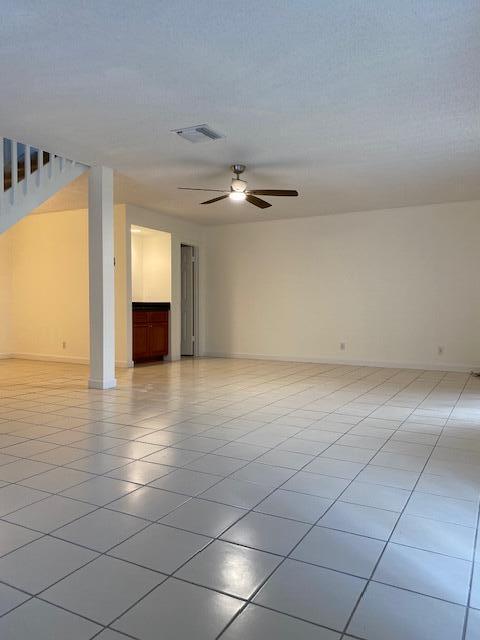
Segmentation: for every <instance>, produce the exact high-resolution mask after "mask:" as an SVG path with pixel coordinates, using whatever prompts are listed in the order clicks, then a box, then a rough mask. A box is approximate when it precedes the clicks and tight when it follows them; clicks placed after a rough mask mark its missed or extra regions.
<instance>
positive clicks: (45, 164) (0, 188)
mask: <svg viewBox="0 0 480 640" xmlns="http://www.w3.org/2000/svg"><path fill="white" fill-rule="evenodd" d="M88 169H89V167H88V166H87V165H86V164H81V163H79V162H75V161H74V160H70V159H68V158H66V157H64V156H60V155H58V154H56V153H52V152H50V151H44V150H43V149H36V148H34V147H31V146H30V145H28V144H23V143H20V142H17V141H15V140H10V139H8V138H0V233H3V231H6V230H7V229H8V228H9V227H11V226H12V225H14V224H15V223H16V222H18V221H19V220H21V219H22V218H23V217H24V216H26V215H27V214H28V213H30V212H31V211H33V210H34V209H36V208H37V207H39V206H40V205H41V204H42V203H43V202H45V200H48V198H51V197H52V196H53V195H54V194H55V193H56V192H57V191H59V190H60V189H63V188H64V187H66V186H67V185H68V183H69V182H71V181H72V180H75V178H78V177H79V176H81V175H82V173H84V172H85V171H87V170H88Z"/></svg>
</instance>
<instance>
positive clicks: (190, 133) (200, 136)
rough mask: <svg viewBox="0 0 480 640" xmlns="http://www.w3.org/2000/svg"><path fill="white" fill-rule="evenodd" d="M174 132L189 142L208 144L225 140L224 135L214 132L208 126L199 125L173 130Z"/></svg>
mask: <svg viewBox="0 0 480 640" xmlns="http://www.w3.org/2000/svg"><path fill="white" fill-rule="evenodd" d="M173 132H174V133H176V134H177V135H179V136H180V137H181V138H184V139H185V140H188V141H189V142H194V143H196V142H208V140H219V139H220V138H225V135H224V134H223V133H219V132H218V131H214V130H213V129H211V128H210V127H209V126H208V124H197V125H195V126H193V127H184V128H183V129H173Z"/></svg>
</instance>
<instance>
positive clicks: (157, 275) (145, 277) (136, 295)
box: [131, 227, 172, 302]
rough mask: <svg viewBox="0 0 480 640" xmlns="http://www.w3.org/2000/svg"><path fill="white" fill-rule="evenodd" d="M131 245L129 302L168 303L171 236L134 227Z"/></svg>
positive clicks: (169, 299)
mask: <svg viewBox="0 0 480 640" xmlns="http://www.w3.org/2000/svg"><path fill="white" fill-rule="evenodd" d="M131 242H132V245H131V247H132V300H134V301H136V302H170V301H171V294H172V287H171V273H172V256H171V235H170V234H169V233H165V232H164V231H156V230H154V229H146V228H144V227H134V231H132V239H131Z"/></svg>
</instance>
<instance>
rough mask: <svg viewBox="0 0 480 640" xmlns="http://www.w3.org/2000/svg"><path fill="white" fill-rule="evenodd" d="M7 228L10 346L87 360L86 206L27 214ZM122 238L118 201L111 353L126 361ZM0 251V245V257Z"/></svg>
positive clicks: (27, 352)
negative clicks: (112, 345) (114, 333)
mask: <svg viewBox="0 0 480 640" xmlns="http://www.w3.org/2000/svg"><path fill="white" fill-rule="evenodd" d="M8 234H9V240H10V251H11V261H10V270H9V273H10V281H11V290H12V294H11V302H10V320H11V331H10V336H9V347H10V348H9V352H10V353H14V354H16V355H19V356H21V357H33V358H42V359H47V360H48V359H54V360H62V359H65V360H67V361H78V362H88V359H89V312H88V236H87V212H86V210H76V211H61V212H56V213H47V214H41V215H30V216H27V217H26V218H24V219H23V220H21V221H20V222H19V223H18V224H16V225H15V226H14V227H12V228H11V229H10V230H9V232H8ZM2 237H3V236H2ZM124 238H125V209H124V207H123V206H119V207H116V208H115V253H116V269H115V289H116V292H115V294H116V302H115V304H116V345H117V346H116V359H117V361H118V362H119V363H120V364H125V363H126V350H125V344H126V336H125V331H126V327H125V314H124V313H123V308H124V307H125V304H126V292H125V286H124V282H125V278H126V271H125V240H124ZM2 256H4V251H3V250H2V249H1V246H0V262H1V261H2V260H4V257H2ZM120 310H122V313H120ZM64 343H65V346H64Z"/></svg>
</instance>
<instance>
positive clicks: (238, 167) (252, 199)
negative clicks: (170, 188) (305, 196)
mask: <svg viewBox="0 0 480 640" xmlns="http://www.w3.org/2000/svg"><path fill="white" fill-rule="evenodd" d="M231 169H232V171H233V173H234V174H235V176H236V177H235V178H232V183H231V185H230V189H200V188H196V187H178V188H179V189H185V190H188V191H217V192H218V193H223V194H224V195H222V196H218V197H216V198H212V199H211V200H205V202H201V203H200V204H212V202H218V201H219V200H224V199H225V198H230V200H234V201H242V200H246V201H247V202H249V203H250V204H253V205H255V206H256V207H259V208H260V209H266V208H267V207H271V206H272V205H271V204H270V203H269V202H267V201H266V200H262V198H257V196H298V191H295V190H293V189H247V183H246V181H245V180H241V179H240V175H241V174H242V173H243V172H244V171H245V165H244V164H232V166H231Z"/></svg>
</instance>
